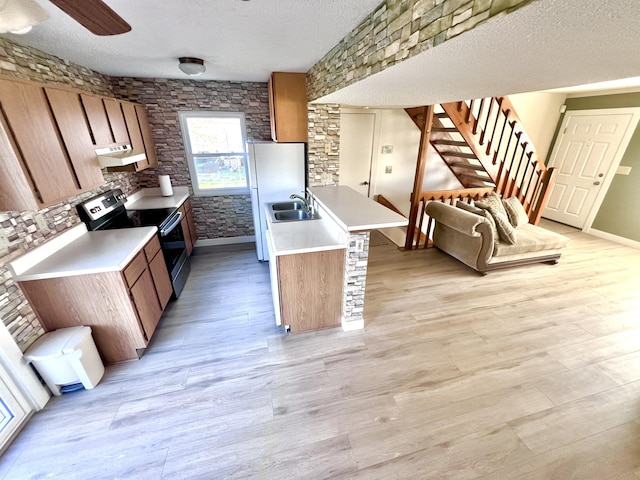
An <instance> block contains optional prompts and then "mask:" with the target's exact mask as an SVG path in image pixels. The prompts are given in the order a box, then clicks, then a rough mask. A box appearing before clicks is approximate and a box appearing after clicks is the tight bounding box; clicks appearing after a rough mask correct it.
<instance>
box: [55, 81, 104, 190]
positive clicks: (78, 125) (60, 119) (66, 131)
mask: <svg viewBox="0 0 640 480" xmlns="http://www.w3.org/2000/svg"><path fill="white" fill-rule="evenodd" d="M44 91H45V94H46V96H47V99H48V100H49V106H50V107H51V111H52V112H53V116H54V118H55V121H56V124H57V125H58V130H59V131H60V135H61V136H62V140H63V141H64V145H65V147H66V150H67V153H68V155H69V160H71V163H72V165H73V169H74V171H75V174H76V177H77V178H78V182H79V183H80V187H81V188H82V189H83V190H90V189H92V188H94V187H97V186H99V185H102V184H103V183H104V177H103V175H102V170H101V169H100V163H99V162H98V157H97V156H96V152H95V148H94V145H93V142H92V140H91V132H90V131H89V127H88V125H87V122H86V119H85V116H84V112H83V110H82V104H81V103H80V96H79V95H78V94H77V93H75V92H71V91H68V90H59V89H56V88H48V87H46V88H45V89H44Z"/></svg>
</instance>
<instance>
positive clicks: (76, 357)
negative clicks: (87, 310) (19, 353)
mask: <svg viewBox="0 0 640 480" xmlns="http://www.w3.org/2000/svg"><path fill="white" fill-rule="evenodd" d="M24 358H25V359H26V360H27V362H28V363H33V366H34V367H35V368H36V370H37V371H38V373H39V374H40V376H41V377H42V379H43V380H44V381H45V383H46V384H47V386H48V387H49V390H51V392H52V393H53V394H54V395H56V396H59V395H61V394H62V393H64V391H65V390H67V391H72V390H75V389H77V388H75V387H76V386H77V387H78V388H82V387H79V384H80V383H81V384H82V386H84V388H86V389H87V390H90V389H92V388H93V387H95V386H96V385H97V384H98V382H99V381H100V379H101V378H102V375H103V374H104V365H103V364H102V360H101V359H100V355H99V354H98V350H97V349H96V344H95V342H94V341H93V338H92V337H91V327H69V328H61V329H59V330H54V331H53V332H48V333H45V334H44V335H43V336H41V337H40V338H38V340H36V341H35V342H34V343H33V345H31V346H30V347H29V349H28V350H27V351H26V352H25V354H24ZM65 387H68V388H66V389H65Z"/></svg>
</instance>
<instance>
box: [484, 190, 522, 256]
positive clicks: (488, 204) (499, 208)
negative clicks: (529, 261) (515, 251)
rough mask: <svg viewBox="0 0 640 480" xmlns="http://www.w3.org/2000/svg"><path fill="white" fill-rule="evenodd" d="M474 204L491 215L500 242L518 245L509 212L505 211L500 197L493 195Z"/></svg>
mask: <svg viewBox="0 0 640 480" xmlns="http://www.w3.org/2000/svg"><path fill="white" fill-rule="evenodd" d="M474 204H475V206H476V207H478V208H482V209H483V210H487V211H488V212H489V213H490V214H491V216H492V217H493V220H494V221H495V223H496V228H497V229H498V236H499V237H500V240H503V241H505V242H507V243H508V244H510V245H513V244H514V243H516V240H517V236H516V231H515V230H514V229H513V226H512V225H511V223H509V217H508V216H507V211H506V210H505V209H504V206H503V205H502V199H501V198H500V196H499V195H497V194H496V193H492V194H491V195H489V196H487V197H485V198H483V199H481V200H476V201H475V202H474Z"/></svg>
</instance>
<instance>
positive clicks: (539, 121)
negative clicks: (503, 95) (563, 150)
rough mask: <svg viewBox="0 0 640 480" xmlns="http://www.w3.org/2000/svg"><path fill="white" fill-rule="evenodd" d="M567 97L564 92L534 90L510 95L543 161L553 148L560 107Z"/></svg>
mask: <svg viewBox="0 0 640 480" xmlns="http://www.w3.org/2000/svg"><path fill="white" fill-rule="evenodd" d="M566 98H567V95H566V94H564V93H540V92H532V93H519V94H517V95H509V99H510V100H511V103H513V107H514V108H515V110H516V113H517V114H518V116H519V117H520V120H522V124H523V125H524V128H525V130H526V131H527V134H528V135H529V138H531V141H532V142H533V145H534V146H535V147H536V150H537V151H538V154H539V155H540V159H541V160H542V161H545V160H546V159H547V155H548V154H549V151H550V150H551V141H552V140H553V135H554V133H555V131H556V127H557V125H558V121H559V120H560V115H561V114H560V107H561V106H562V105H563V104H564V102H565V99H566Z"/></svg>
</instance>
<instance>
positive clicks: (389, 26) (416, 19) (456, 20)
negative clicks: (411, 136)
mask: <svg viewBox="0 0 640 480" xmlns="http://www.w3.org/2000/svg"><path fill="white" fill-rule="evenodd" d="M531 1H533V0H385V1H384V2H383V3H382V4H381V5H380V6H379V7H378V8H377V9H375V10H374V11H373V12H371V14H370V15H368V16H367V18H365V19H364V20H363V21H362V22H361V23H360V25H358V26H357V27H356V28H355V29H353V30H352V31H351V32H350V33H349V34H348V35H347V36H346V37H345V38H344V39H342V40H341V41H340V43H338V44H337V45H336V46H335V47H333V48H332V49H331V50H330V51H329V52H328V53H327V54H326V55H325V56H324V57H323V58H322V59H321V60H320V61H319V62H318V63H317V64H315V65H314V66H313V67H312V68H311V70H309V72H307V95H308V98H309V99H310V100H315V99H318V98H320V97H322V96H324V95H327V94H329V93H332V92H335V91H336V90H338V89H340V88H344V87H346V86H347V85H350V84H352V83H355V82H357V81H359V80H362V79H363V78H366V77H368V76H370V75H373V74H375V73H378V72H380V71H382V70H384V69H385V68H388V67H390V66H392V65H394V64H395V63H397V62H401V61H403V60H406V59H407V58H411V57H413V56H414V55H418V54H419V53H421V52H424V51H425V50H428V49H429V48H432V47H435V46H437V45H439V44H441V43H443V42H445V41H447V40H449V39H451V38H453V37H456V36H458V35H460V34H461V33H463V32H466V31H468V30H471V29H473V28H474V27H476V26H477V25H479V24H481V23H482V22H484V21H486V20H488V19H489V18H491V17H495V16H496V15H498V14H507V13H510V12H512V11H515V10H517V9H519V8H522V7H524V6H525V5H527V4H528V3H531Z"/></svg>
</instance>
